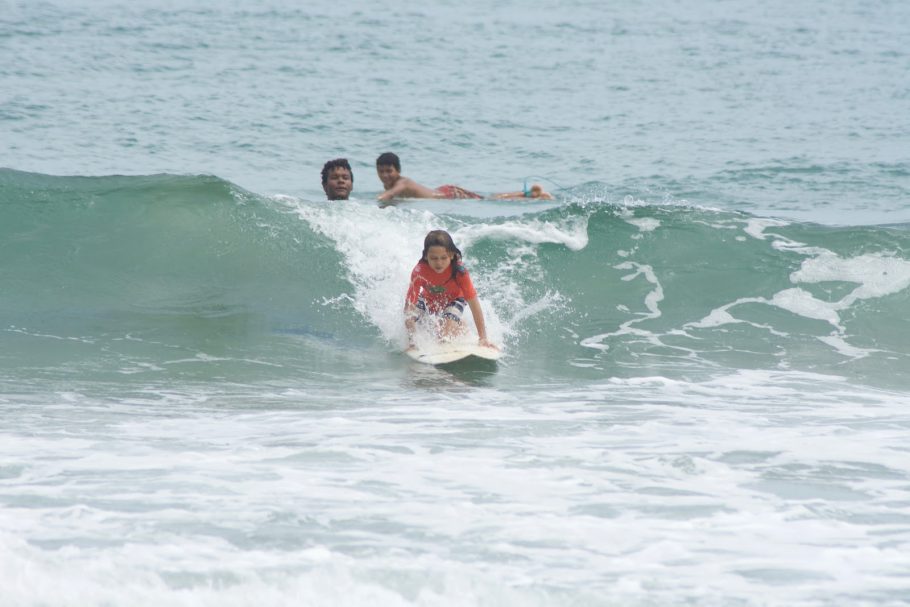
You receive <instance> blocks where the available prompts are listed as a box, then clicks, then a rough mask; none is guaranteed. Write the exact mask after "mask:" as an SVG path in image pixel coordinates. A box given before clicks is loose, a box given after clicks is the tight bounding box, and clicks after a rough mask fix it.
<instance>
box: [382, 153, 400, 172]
mask: <svg viewBox="0 0 910 607" xmlns="http://www.w3.org/2000/svg"><path fill="white" fill-rule="evenodd" d="M389 165H392V166H393V167H395V170H396V171H398V172H399V173H400V172H401V161H400V160H398V156H396V155H395V154H393V153H392V152H384V153H382V154H380V155H379V158H377V159H376V166H378V167H383V166H389Z"/></svg>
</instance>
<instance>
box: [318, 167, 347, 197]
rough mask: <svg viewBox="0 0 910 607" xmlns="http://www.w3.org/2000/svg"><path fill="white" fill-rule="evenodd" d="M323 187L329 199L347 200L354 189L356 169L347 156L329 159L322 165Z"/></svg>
mask: <svg viewBox="0 0 910 607" xmlns="http://www.w3.org/2000/svg"><path fill="white" fill-rule="evenodd" d="M322 189H323V190H324V191H325V195H326V198H328V199H329V200H347V199H348V196H350V195H351V190H353V189H354V171H352V170H351V165H350V164H348V159H347V158H336V159H335V160H329V161H328V162H326V163H325V164H324V165H323V166H322Z"/></svg>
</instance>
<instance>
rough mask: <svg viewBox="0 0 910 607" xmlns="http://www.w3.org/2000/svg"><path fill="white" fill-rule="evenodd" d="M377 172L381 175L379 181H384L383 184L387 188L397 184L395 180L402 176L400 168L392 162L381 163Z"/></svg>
mask: <svg viewBox="0 0 910 607" xmlns="http://www.w3.org/2000/svg"><path fill="white" fill-rule="evenodd" d="M376 174H377V175H379V181H381V182H382V186H383V187H384V188H385V189H387V190H388V189H389V188H391V187H392V186H393V185H395V182H396V181H398V178H399V177H401V173H399V172H398V169H396V168H395V167H394V166H393V165H391V164H380V165H379V166H377V167H376Z"/></svg>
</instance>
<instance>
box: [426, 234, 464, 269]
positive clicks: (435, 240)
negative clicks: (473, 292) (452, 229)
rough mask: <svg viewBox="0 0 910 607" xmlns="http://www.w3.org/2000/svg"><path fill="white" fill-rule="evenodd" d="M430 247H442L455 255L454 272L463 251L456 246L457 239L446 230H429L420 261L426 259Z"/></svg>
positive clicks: (453, 260) (453, 261)
mask: <svg viewBox="0 0 910 607" xmlns="http://www.w3.org/2000/svg"><path fill="white" fill-rule="evenodd" d="M430 247H442V248H444V249H445V250H446V251H448V252H449V253H452V254H453V255H454V256H455V257H454V259H452V273H453V274H454V272H455V263H456V262H459V261H461V251H460V250H459V249H458V247H456V246H455V241H454V240H452V236H451V235H450V234H449V233H448V232H446V231H445V230H433V231H431V232H429V233H428V234H427V235H426V238H424V239H423V254H422V255H421V256H420V261H426V259H427V251H429V250H430Z"/></svg>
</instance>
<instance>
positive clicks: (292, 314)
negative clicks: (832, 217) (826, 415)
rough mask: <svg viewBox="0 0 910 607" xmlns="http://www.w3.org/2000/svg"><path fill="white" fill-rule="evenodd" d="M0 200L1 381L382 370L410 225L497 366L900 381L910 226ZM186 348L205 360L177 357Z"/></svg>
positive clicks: (190, 179) (34, 196) (578, 205)
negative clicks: (489, 344)
mask: <svg viewBox="0 0 910 607" xmlns="http://www.w3.org/2000/svg"><path fill="white" fill-rule="evenodd" d="M0 201H2V202H0V215H2V216H0V247H2V260H3V261H2V265H0V278H2V282H3V285H4V296H3V297H2V298H0V339H2V340H3V341H4V342H5V345H6V346H8V347H4V348H3V349H2V354H0V368H2V371H3V372H4V373H5V374H8V375H9V377H11V378H15V377H17V376H19V377H24V376H25V375H26V374H27V375H28V376H32V377H34V376H35V375H36V374H37V376H39V377H45V378H47V377H51V376H55V375H60V374H63V375H71V374H74V373H79V374H85V373H88V374H100V375H103V376H105V377H114V378H116V377H124V376H134V375H139V376H142V377H146V378H148V377H160V378H167V377H171V376H173V375H174V374H178V375H183V374H189V375H190V376H194V375H195V374H201V375H202V376H203V377H204V378H206V379H209V378H211V377H218V376H225V377H240V378H247V379H254V378H255V377H258V376H260V375H262V376H264V377H268V378H279V379H281V378H285V379H291V378H293V377H295V376H296V375H298V374H300V373H302V372H303V373H313V372H314V371H313V369H314V368H315V369H321V370H325V369H327V368H329V367H331V366H332V365H338V364H339V362H346V361H347V362H349V357H350V355H351V352H360V353H364V355H363V356H362V358H358V362H357V364H358V365H366V366H367V367H368V368H369V366H370V365H374V366H375V370H376V371H377V372H381V370H382V369H383V368H384V367H385V366H387V365H390V364H392V365H394V364H404V363H402V362H400V361H399V360H398V359H397V358H396V357H395V355H396V354H397V351H398V350H399V349H400V348H401V346H402V345H403V342H404V332H403V328H402V324H401V304H402V298H403V293H404V290H405V288H406V286H407V279H408V275H409V273H410V270H411V268H412V267H413V265H414V263H415V262H416V260H417V258H418V256H419V253H420V250H421V244H422V239H423V236H424V235H425V233H426V232H427V231H428V230H430V229H435V228H444V229H447V230H449V231H450V232H451V233H452V234H453V236H454V238H455V240H456V243H457V244H458V245H459V246H460V247H461V249H462V251H463V252H464V254H465V261H466V264H467V266H468V267H469V269H470V271H471V273H472V276H473V278H474V281H475V284H476V285H477V287H478V291H479V293H480V298H481V302H482V304H483V306H484V310H485V312H486V315H487V317H488V319H487V320H488V324H489V325H490V331H491V334H492V335H493V337H494V338H495V339H497V340H499V341H501V342H502V343H503V344H504V347H505V349H506V354H507V356H506V358H505V361H504V365H503V366H504V367H505V368H506V369H511V371H507V372H506V373H505V374H504V377H506V378H508V377H510V376H512V377H514V378H516V380H520V378H521V377H527V376H528V375H529V374H533V375H534V376H537V377H556V378H558V377H571V378H578V379H585V378H590V379H602V378H605V377H617V376H620V377H638V376H650V375H655V374H660V375H663V376H668V377H684V378H689V377H696V378H698V377H709V376H711V375H712V374H715V373H728V372H729V371H730V370H736V369H759V370H796V371H807V372H817V373H825V374H834V375H838V376H845V377H847V378H849V379H851V380H854V381H857V382H860V383H871V384H875V385H883V386H894V385H896V384H900V383H901V382H905V381H906V380H904V379H902V374H901V373H900V371H901V369H906V368H907V362H908V361H907V359H908V355H910V345H908V344H910V322H908V320H907V318H906V310H907V309H908V303H910V301H908V300H910V289H908V287H910V260H908V259H907V254H906V251H907V250H910V232H908V230H907V229H906V228H907V226H855V227H849V226H847V227H823V226H819V225H814V224H808V223H798V222H785V221H780V220H774V219H764V218H759V217H755V216H751V215H748V214H742V213H735V212H729V211H718V210H712V209H707V208H695V207H691V206H687V205H685V204H662V205H654V204H644V203H640V202H637V201H636V200H634V199H631V198H628V199H626V200H625V201H623V202H622V203H619V204H617V203H607V202H604V201H600V200H598V199H596V198H591V197H585V196H584V195H579V196H577V197H575V198H573V199H569V200H564V201H559V202H557V203H535V204H530V205H521V204H518V203H508V202H496V201H480V202H458V203H453V202H431V201H425V202H414V203H406V204H401V205H398V206H396V207H390V208H385V209H381V208H377V207H376V206H375V204H374V203H372V202H370V203H366V202H357V201H352V202H349V203H345V204H340V203H335V204H330V203H326V202H325V201H310V200H301V199H295V198H291V197H280V196H278V197H265V196H260V195H256V194H253V193H251V192H248V191H244V190H242V189H241V188H238V187H236V186H234V185H232V184H231V183H229V182H226V181H224V180H221V179H219V178H217V177H211V176H173V175H151V176H140V177H123V176H110V177H96V178H84V177H52V176H46V175H39V174H31V173H22V172H17V171H11V170H4V171H0ZM187 360H189V361H195V360H198V361H207V362H209V363H212V362H213V361H214V362H215V363H217V364H207V365H196V366H195V367H194V366H193V365H187V364H180V365H177V364H175V363H176V362H185V361H187ZM402 360H403V359H402ZM396 361H397V362H396ZM194 368H195V369H196V370H193V369H194ZM200 369H204V371H203V370H200ZM519 370H520V371H519Z"/></svg>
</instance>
